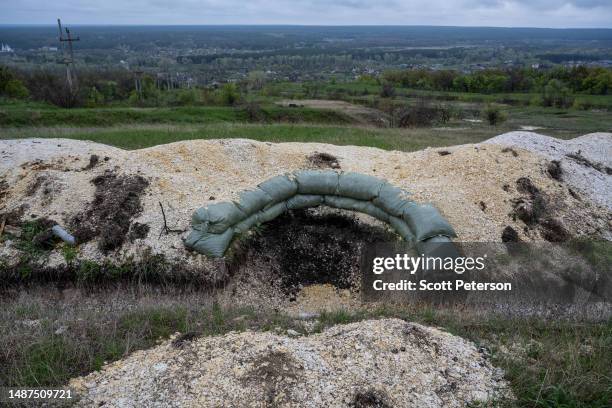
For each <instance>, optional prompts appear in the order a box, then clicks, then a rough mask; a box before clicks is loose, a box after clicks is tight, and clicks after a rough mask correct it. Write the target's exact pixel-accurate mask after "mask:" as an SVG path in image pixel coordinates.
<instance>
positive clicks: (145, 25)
mask: <svg viewBox="0 0 612 408" xmlns="http://www.w3.org/2000/svg"><path fill="white" fill-rule="evenodd" d="M67 24H70V25H71V26H74V27H76V26H80V27H356V28H360V27H364V28H365V27H385V28H386V27H389V28H391V27H398V28H405V27H439V28H497V29H510V30H512V29H536V30H612V27H536V26H487V25H483V26H478V25H465V26H463V25H438V24H278V23H274V24H142V23H134V24H123V23H67ZM56 25H57V23H0V27H32V26H36V27H56Z"/></svg>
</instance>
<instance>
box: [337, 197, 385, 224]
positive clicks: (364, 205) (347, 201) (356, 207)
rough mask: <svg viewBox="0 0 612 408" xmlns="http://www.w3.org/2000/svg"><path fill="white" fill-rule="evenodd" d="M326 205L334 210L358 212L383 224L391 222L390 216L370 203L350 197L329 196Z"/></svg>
mask: <svg viewBox="0 0 612 408" xmlns="http://www.w3.org/2000/svg"><path fill="white" fill-rule="evenodd" d="M325 205H328V206H330V207H334V208H341V209H343V210H352V211H358V212H361V213H364V214H368V215H370V216H372V217H374V218H376V219H378V220H380V221H383V222H388V221H389V214H387V213H386V212H384V211H383V210H381V209H380V208H378V207H376V206H375V205H374V204H372V203H371V202H369V201H364V200H356V199H354V198H350V197H340V196H330V195H327V196H325Z"/></svg>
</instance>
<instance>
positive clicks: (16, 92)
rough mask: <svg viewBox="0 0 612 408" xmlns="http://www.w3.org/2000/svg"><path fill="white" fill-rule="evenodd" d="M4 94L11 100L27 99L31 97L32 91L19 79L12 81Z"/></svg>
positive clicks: (8, 83) (5, 88) (7, 85)
mask: <svg viewBox="0 0 612 408" xmlns="http://www.w3.org/2000/svg"><path fill="white" fill-rule="evenodd" d="M4 92H5V93H6V95H7V96H8V97H10V98H16V99H25V98H27V97H28V96H30V91H28V88H26V87H25V86H24V85H23V83H22V82H21V81H20V80H18V79H11V80H10V81H8V82H7V84H6V85H5V87H4Z"/></svg>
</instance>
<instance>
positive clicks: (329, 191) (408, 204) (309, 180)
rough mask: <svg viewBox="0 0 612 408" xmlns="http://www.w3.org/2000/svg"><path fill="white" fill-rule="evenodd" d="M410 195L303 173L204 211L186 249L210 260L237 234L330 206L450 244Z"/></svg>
mask: <svg viewBox="0 0 612 408" xmlns="http://www.w3.org/2000/svg"><path fill="white" fill-rule="evenodd" d="M409 194H410V193H408V192H407V191H405V190H402V189H400V188H398V187H395V186H393V185H392V184H390V183H388V182H387V181H385V180H382V179H379V178H377V177H373V176H369V175H365V174H361V173H354V172H342V173H338V172H335V171H331V170H302V171H297V172H294V173H291V174H284V175H279V176H275V177H272V178H271V179H268V180H266V181H264V182H263V183H261V184H259V185H258V186H257V187H256V188H255V189H253V190H246V191H243V192H242V193H240V195H239V199H238V200H235V201H232V202H220V203H215V204H211V205H209V206H206V207H201V208H199V209H198V210H196V211H195V212H194V214H193V216H192V219H191V226H192V230H191V232H190V233H189V235H188V236H187V237H186V238H185V241H184V243H185V245H186V246H187V247H188V248H190V249H192V250H194V251H196V252H199V253H201V254H204V255H207V256H210V257H215V258H218V257H222V256H223V255H224V254H225V251H226V250H227V248H228V247H229V245H230V243H231V241H232V238H233V237H234V236H235V235H236V234H241V233H244V232H246V231H248V230H249V229H250V228H252V227H253V226H255V225H258V224H262V223H265V222H268V221H271V220H273V219H275V218H276V217H278V216H279V215H281V214H282V213H284V212H285V211H289V210H296V209H302V208H309V207H317V206H320V205H326V206H328V207H333V208H339V209H343V210H353V211H358V212H361V213H364V214H368V215H370V216H372V217H374V218H376V219H378V220H380V221H383V222H385V223H387V224H389V225H391V227H392V228H393V229H394V230H395V231H396V232H397V233H398V234H399V235H400V236H401V237H402V238H403V239H404V240H406V241H409V242H413V243H415V244H419V243H422V242H427V241H431V240H435V241H441V242H448V241H450V239H451V238H453V237H455V236H456V234H455V231H454V230H453V228H452V227H451V225H450V224H449V223H448V221H446V219H445V218H444V217H442V215H440V213H439V212H438V210H437V209H436V208H435V207H434V206H432V205H430V204H417V203H415V202H414V201H412V200H410V199H409V198H408V196H409Z"/></svg>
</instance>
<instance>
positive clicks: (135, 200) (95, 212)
mask: <svg viewBox="0 0 612 408" xmlns="http://www.w3.org/2000/svg"><path fill="white" fill-rule="evenodd" d="M92 157H94V156H92ZM91 183H92V184H93V185H94V186H96V191H95V193H94V197H93V200H92V201H91V203H89V205H88V208H87V209H86V210H85V211H83V212H81V213H79V214H77V215H75V216H74V217H73V218H72V220H70V226H71V227H72V230H73V231H74V236H75V238H76V240H77V242H78V243H79V244H83V243H86V242H88V241H91V240H92V239H93V238H96V237H98V248H99V249H100V250H101V251H104V252H107V251H111V250H114V249H117V248H120V247H121V245H122V244H123V241H124V240H125V238H126V237H127V236H128V232H129V231H130V226H131V221H132V218H134V217H135V216H136V215H138V214H139V213H140V212H141V211H142V205H141V203H140V198H141V195H142V194H143V193H144V191H145V189H146V188H147V186H148V185H149V182H148V181H147V180H145V179H144V178H143V177H141V176H138V175H135V176H117V175H116V174H114V173H113V172H112V171H106V172H105V173H104V174H102V175H100V176H97V177H95V178H94V179H92V180H91ZM145 229H146V226H145V227H144V228H143V227H138V226H136V227H135V228H134V230H132V233H131V234H130V235H131V236H132V237H140V238H145V237H146V233H144V231H145ZM147 232H148V231H147Z"/></svg>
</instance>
